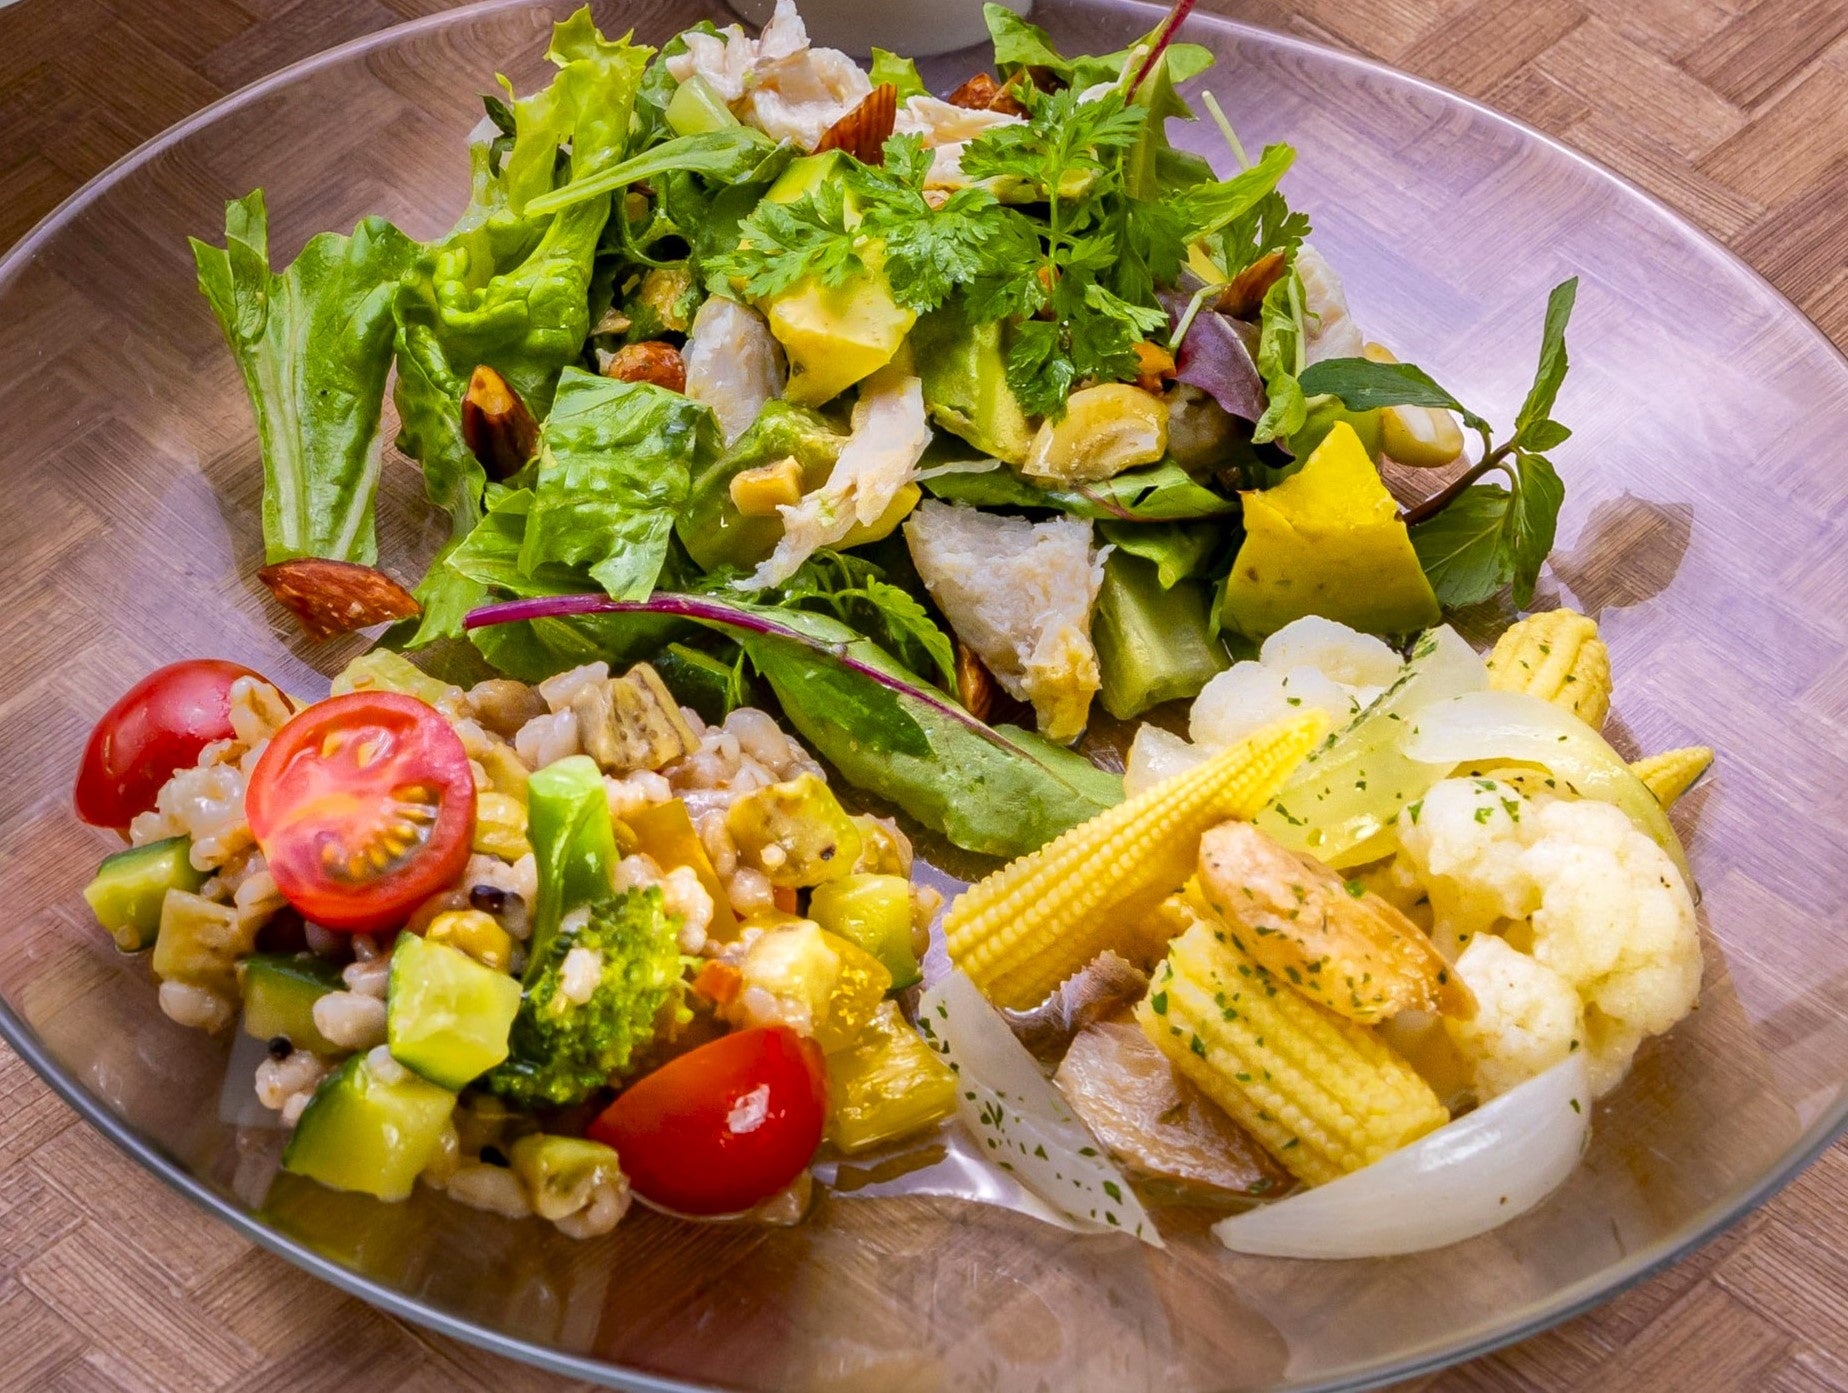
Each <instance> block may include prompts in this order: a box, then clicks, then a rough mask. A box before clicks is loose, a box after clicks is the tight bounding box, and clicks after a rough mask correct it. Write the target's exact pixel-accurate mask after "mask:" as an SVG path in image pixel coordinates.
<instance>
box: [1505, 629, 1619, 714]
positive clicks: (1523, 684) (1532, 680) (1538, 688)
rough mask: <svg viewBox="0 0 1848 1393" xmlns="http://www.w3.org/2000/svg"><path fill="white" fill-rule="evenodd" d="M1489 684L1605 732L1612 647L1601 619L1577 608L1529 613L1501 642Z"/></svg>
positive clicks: (1609, 690)
mask: <svg viewBox="0 0 1848 1393" xmlns="http://www.w3.org/2000/svg"><path fill="white" fill-rule="evenodd" d="M1489 686H1490V688H1491V689H1492V690H1494V691H1498V692H1525V693H1527V694H1528V695H1529V696H1537V697H1539V698H1540V699H1541V700H1542V701H1550V702H1552V703H1553V704H1554V705H1555V706H1559V707H1563V708H1564V709H1565V710H1567V711H1570V712H1571V713H1572V714H1573V715H1575V716H1577V717H1578V718H1579V719H1580V720H1581V721H1583V722H1584V723H1585V724H1586V725H1588V726H1590V727H1591V728H1592V729H1593V730H1601V729H1603V727H1604V718H1605V716H1606V715H1608V714H1609V713H1610V709H1611V655H1610V650H1609V649H1607V648H1606V647H1605V646H1604V640H1603V639H1601V638H1599V637H1598V625H1597V623H1596V621H1594V620H1592V619H1588V618H1587V617H1586V616H1584V615H1582V614H1580V613H1578V612H1577V611H1576V610H1570V609H1551V610H1547V611H1546V612H1545V613H1544V614H1530V615H1528V616H1527V618H1525V619H1523V620H1521V621H1520V622H1518V623H1516V624H1511V625H1509V627H1508V631H1507V632H1506V633H1504V634H1503V635H1502V636H1501V637H1500V638H1499V639H1497V640H1496V642H1495V648H1494V651H1493V652H1491V653H1490V654H1489Z"/></svg>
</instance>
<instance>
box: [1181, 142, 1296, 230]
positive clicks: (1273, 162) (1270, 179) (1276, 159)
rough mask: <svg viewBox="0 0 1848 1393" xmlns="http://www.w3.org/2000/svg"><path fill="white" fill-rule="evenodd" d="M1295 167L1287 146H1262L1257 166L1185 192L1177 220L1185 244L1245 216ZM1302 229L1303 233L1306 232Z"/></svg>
mask: <svg viewBox="0 0 1848 1393" xmlns="http://www.w3.org/2000/svg"><path fill="white" fill-rule="evenodd" d="M1295 163H1296V149H1295V147H1294V146H1290V145H1266V146H1265V147H1264V153H1263V154H1262V155H1260V156H1259V157H1258V162H1257V163H1256V164H1254V165H1252V166H1251V168H1249V169H1245V170H1241V171H1240V172H1239V173H1237V174H1234V175H1233V176H1232V177H1231V178H1230V179H1222V180H1220V181H1219V182H1217V183H1213V184H1201V185H1199V186H1197V187H1195V188H1192V189H1189V190H1188V191H1187V192H1186V193H1185V194H1184V195H1183V196H1182V198H1181V216H1182V219H1183V221H1184V223H1185V225H1186V236H1187V240H1188V241H1192V240H1194V239H1195V238H1199V237H1210V236H1212V235H1213V234H1214V233H1216V232H1219V231H1220V230H1222V229H1224V228H1226V227H1229V226H1230V225H1231V224H1233V223H1234V222H1236V221H1238V220H1239V219H1241V218H1244V217H1246V216H1248V215H1249V214H1250V213H1251V212H1252V210H1253V209H1255V208H1257V206H1258V205H1259V204H1260V203H1261V202H1263V201H1264V200H1265V199H1267V198H1269V197H1270V196H1271V195H1272V194H1274V193H1276V191H1277V185H1278V184H1280V183H1281V182H1282V181H1283V176H1284V175H1286V174H1288V173H1289V172H1290V166H1291V165H1293V164H1295ZM1307 230H1308V229H1307V227H1306V226H1305V227H1304V231H1307Z"/></svg>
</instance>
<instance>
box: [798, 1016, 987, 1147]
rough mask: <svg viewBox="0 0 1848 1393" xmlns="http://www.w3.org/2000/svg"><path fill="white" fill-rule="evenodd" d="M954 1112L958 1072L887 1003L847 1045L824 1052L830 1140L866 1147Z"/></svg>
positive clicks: (893, 1138) (920, 1127)
mask: <svg viewBox="0 0 1848 1393" xmlns="http://www.w3.org/2000/svg"><path fill="white" fill-rule="evenodd" d="M955 1111H956V1075H955V1074H953V1073H951V1072H950V1066H949V1065H948V1064H946V1063H944V1061H943V1057H942V1056H941V1055H939V1054H938V1053H937V1052H936V1051H935V1050H933V1049H932V1048H931V1047H930V1046H929V1045H927V1044H925V1043H924V1040H923V1038H922V1037H921V1036H920V1035H919V1034H918V1033H917V1031H915V1030H913V1029H912V1028H911V1025H910V1023H909V1022H907V1021H906V1020H905V1017H904V1013H903V1012H901V1011H900V1010H899V1009H898V1004H897V1003H896V1002H891V1001H888V1002H886V1003H884V1004H883V1005H882V1006H880V1008H879V1009H878V1010H877V1011H876V1012H874V1013H873V1018H872V1020H871V1021H869V1022H868V1023H867V1025H866V1027H865V1028H864V1029H863V1030H862V1031H861V1032H860V1034H859V1035H858V1037H856V1038H855V1040H854V1041H853V1043H852V1044H850V1045H848V1046H847V1047H846V1048H845V1049H842V1050H838V1051H836V1052H835V1053H834V1054H831V1055H829V1056H828V1140H829V1141H831V1142H833V1143H834V1145H835V1146H837V1147H839V1148H840V1149H841V1150H842V1151H845V1152H848V1153H850V1154H851V1153H853V1152H856V1151H865V1150H867V1149H868V1148H870V1147H874V1146H878V1145H880V1144H881V1143H883V1142H888V1141H893V1140H895V1139H896V1138H898V1137H903V1136H908V1135H910V1134H911V1133H913V1132H919V1131H922V1130H923V1129H924V1128H926V1127H928V1126H930V1125H931V1124H932V1123H935V1122H939V1121H941V1120H942V1119H943V1118H946V1117H948V1116H949V1115H950V1114H951V1113H953V1112H955Z"/></svg>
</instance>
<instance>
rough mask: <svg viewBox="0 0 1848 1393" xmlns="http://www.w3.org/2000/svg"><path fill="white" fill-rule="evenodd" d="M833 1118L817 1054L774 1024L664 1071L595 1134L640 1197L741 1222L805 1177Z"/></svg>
mask: <svg viewBox="0 0 1848 1393" xmlns="http://www.w3.org/2000/svg"><path fill="white" fill-rule="evenodd" d="M827 1119H828V1081H827V1072H826V1065H825V1064H824V1062H823V1059H822V1054H821V1047H820V1046H819V1045H817V1044H816V1043H815V1042H814V1041H813V1040H810V1039H807V1038H806V1037H804V1036H801V1035H798V1034H796V1032H795V1031H793V1030H791V1029H789V1028H788V1027H787V1026H780V1025H773V1026H762V1027H759V1028H757V1029H755V1030H740V1031H737V1032H736V1033H734V1034H731V1035H726V1036H722V1037H721V1038H719V1039H717V1040H714V1041H713V1042H712V1043H711V1044H709V1045H701V1046H700V1047H699V1048H698V1049H696V1050H689V1051H688V1052H687V1053H686V1054H683V1055H681V1056H680V1057H679V1058H678V1059H675V1060H671V1061H670V1062H668V1063H666V1064H663V1065H662V1066H661V1067H660V1068H659V1069H657V1070H655V1071H654V1072H653V1073H652V1074H647V1075H645V1076H643V1077H642V1078H640V1079H638V1080H637V1081H636V1082H634V1083H632V1084H630V1085H629V1087H628V1088H626V1089H624V1090H623V1092H622V1093H621V1094H620V1095H619V1096H618V1097H617V1099H616V1101H615V1102H614V1103H611V1104H610V1106H609V1107H608V1108H607V1109H605V1110H604V1113H603V1115H602V1116H601V1117H599V1118H598V1119H597V1120H596V1121H595V1122H593V1123H591V1124H590V1128H589V1132H590V1135H591V1136H592V1137H593V1138H595V1139H596V1140H597V1141H600V1142H603V1143H604V1144H606V1145H608V1146H613V1147H615V1148H616V1154H617V1155H618V1156H620V1157H621V1158H622V1168H623V1170H624V1171H625V1172H627V1173H628V1176H629V1183H630V1184H631V1185H633V1186H634V1187H635V1192H636V1193H637V1194H638V1195H641V1196H642V1197H643V1198H644V1199H647V1200H650V1201H652V1202H653V1203H655V1204H658V1205H661V1206H663V1207H664V1208H667V1209H674V1210H678V1211H679V1212H680V1213H682V1214H735V1213H737V1212H738V1211H739V1210H742V1209H749V1208H750V1207H751V1206H752V1205H754V1204H756V1203H758V1202H759V1201H760V1200H766V1199H769V1198H770V1196H772V1195H774V1194H775V1193H776V1192H777V1191H779V1190H781V1189H782V1188H783V1187H784V1186H785V1185H788V1184H789V1182H790V1181H792V1180H794V1179H795V1178H796V1177H797V1176H798V1175H800V1174H801V1173H802V1168H803V1167H804V1166H806V1165H807V1164H808V1163H809V1159H810V1158H811V1157H812V1156H814V1154H815V1148H816V1147H817V1146H819V1145H821V1129H822V1126H823V1124H824V1123H826V1121H827Z"/></svg>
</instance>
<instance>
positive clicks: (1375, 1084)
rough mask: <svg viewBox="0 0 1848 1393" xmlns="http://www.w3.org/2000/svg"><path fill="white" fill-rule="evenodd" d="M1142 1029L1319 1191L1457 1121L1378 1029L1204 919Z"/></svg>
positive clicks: (1141, 1020) (1183, 944) (1178, 950)
mask: <svg viewBox="0 0 1848 1393" xmlns="http://www.w3.org/2000/svg"><path fill="white" fill-rule="evenodd" d="M1136 1021H1137V1023H1138V1024H1139V1025H1141V1027H1142V1029H1143V1031H1144V1033H1145V1034H1147V1035H1148V1037H1149V1039H1150V1040H1152V1041H1154V1042H1155V1044H1156V1045H1157V1046H1158V1047H1159V1048H1160V1049H1161V1051H1162V1053H1163V1054H1165V1055H1167V1057H1168V1059H1169V1060H1170V1061H1171V1062H1172V1063H1173V1064H1174V1066H1175V1067H1176V1068H1177V1069H1179V1070H1180V1072H1181V1073H1182V1074H1184V1075H1185V1076H1186V1077H1187V1078H1189V1079H1191V1080H1193V1082H1194V1083H1196V1084H1198V1085H1199V1086H1200V1088H1201V1089H1203V1090H1204V1091H1205V1092H1206V1094H1207V1096H1208V1097H1210V1098H1211V1099H1212V1100H1213V1101H1214V1102H1216V1103H1217V1104H1219V1106H1220V1107H1222V1108H1224V1109H1225V1111H1226V1112H1227V1113H1228V1114H1229V1115H1230V1116H1231V1117H1232V1119H1233V1120H1234V1121H1236V1122H1237V1123H1239V1125H1240V1126H1242V1127H1244V1128H1245V1129H1246V1130H1247V1131H1248V1132H1250V1133H1251V1134H1252V1135H1253V1136H1254V1137H1256V1138H1257V1139H1258V1140H1259V1142H1261V1143H1262V1144H1263V1146H1264V1148H1265V1150H1267V1151H1269V1152H1270V1153H1271V1155H1273V1156H1275V1157H1276V1158H1277V1160H1278V1161H1279V1162H1280V1163H1281V1164H1282V1165H1283V1166H1285V1167H1286V1168H1287V1169H1288V1170H1289V1171H1290V1173H1291V1174H1292V1175H1295V1176H1297V1177H1298V1178H1300V1179H1302V1180H1306V1181H1308V1182H1309V1183H1310V1184H1312V1185H1319V1184H1322V1183H1324V1182H1326V1181H1330V1180H1334V1179H1336V1178H1338V1177H1340V1176H1342V1175H1346V1174H1347V1173H1348V1172H1350V1171H1356V1170H1359V1169H1360V1168H1361V1167H1362V1166H1366V1165H1370V1164H1372V1163H1373V1162H1374V1161H1377V1160H1379V1159H1380V1158H1381V1157H1382V1156H1385V1155H1387V1154H1389V1153H1390V1152H1393V1151H1396V1150H1398V1149H1399V1148H1400V1147H1402V1146H1404V1145H1406V1144H1407V1143H1408V1142H1411V1141H1415V1140H1416V1139H1417V1138H1419V1137H1421V1136H1423V1135H1424V1134H1425V1133H1427V1132H1430V1131H1433V1130H1435V1129H1436V1128H1438V1127H1441V1126H1443V1125H1444V1124H1445V1123H1446V1122H1448V1121H1449V1120H1450V1114H1449V1113H1448V1112H1446V1111H1445V1109H1444V1105H1443V1104H1442V1103H1441V1102H1439V1101H1438V1098H1437V1095H1436V1094H1435V1093H1433V1092H1432V1091H1431V1086H1430V1085H1429V1084H1427V1083H1426V1082H1425V1081H1424V1080H1423V1079H1422V1078H1420V1077H1419V1076H1418V1074H1417V1072H1416V1071H1414V1070H1413V1068H1412V1067H1411V1065H1410V1064H1408V1063H1406V1061H1405V1060H1404V1059H1402V1058H1400V1057H1399V1056H1398V1055H1396V1054H1394V1053H1393V1052H1392V1050H1390V1049H1388V1048H1387V1047H1386V1045H1385V1044H1383V1043H1382V1042H1381V1041H1380V1040H1379V1038H1378V1037H1377V1036H1375V1035H1374V1034H1373V1033H1372V1032H1371V1031H1370V1030H1368V1029H1367V1028H1366V1027H1364V1026H1360V1025H1357V1024H1355V1023H1354V1022H1352V1021H1347V1020H1343V1019H1342V1018H1341V1017H1339V1016H1336V1015H1334V1014H1333V1013H1332V1012H1330V1011H1327V1010H1324V1009H1323V1008H1322V1007H1320V1006H1317V1005H1316V1004H1315V1003H1314V1002H1312V1001H1310V1000H1308V999H1307V998H1306V997H1304V996H1301V995H1299V994H1298V993H1296V992H1295V991H1293V990H1292V989H1291V988H1290V987H1289V986H1288V985H1287V984H1286V983H1283V982H1281V981H1279V980H1277V979H1276V978H1273V977H1272V976H1271V975H1270V974H1269V973H1268V972H1266V971H1265V970H1264V969H1263V968H1262V967H1260V966H1259V965H1258V964H1257V962H1256V961H1254V960H1253V959H1252V958H1250V957H1249V956H1248V955H1246V954H1244V953H1241V952H1239V951H1238V949H1237V948H1235V947H1234V946H1233V945H1232V943H1231V942H1230V935H1229V934H1228V933H1227V931H1226V930H1225V929H1224V928H1221V927H1217V926H1216V925H1215V924H1214V922H1213V921H1210V920H1206V919H1196V920H1195V921H1194V923H1193V924H1192V926H1191V927H1189V928H1188V930H1187V931H1186V932H1185V933H1184V934H1182V935H1181V936H1180V937H1179V938H1177V939H1176V940H1175V941H1174V943H1173V945H1172V946H1171V947H1170V948H1169V951H1168V956H1167V958H1166V959H1164V960H1163V962H1162V963H1161V965H1160V966H1159V967H1157V968H1156V970H1155V977H1154V980H1153V981H1152V982H1151V983H1150V986H1149V994H1148V996H1147V997H1145V998H1144V999H1143V1001H1142V1002H1141V1004H1140V1005H1138V1006H1137V1007H1136Z"/></svg>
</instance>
